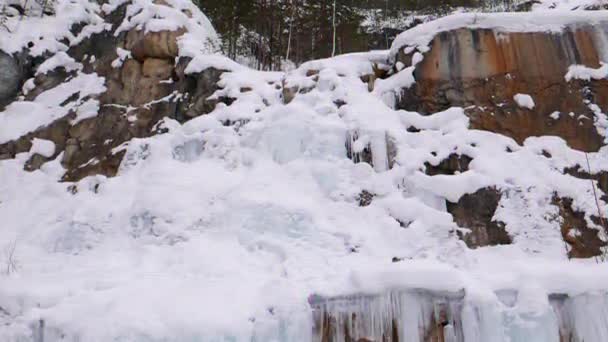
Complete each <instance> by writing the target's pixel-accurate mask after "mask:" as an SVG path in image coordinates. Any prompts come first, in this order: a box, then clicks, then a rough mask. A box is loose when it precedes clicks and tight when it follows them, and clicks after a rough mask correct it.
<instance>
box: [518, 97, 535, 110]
mask: <svg viewBox="0 0 608 342" xmlns="http://www.w3.org/2000/svg"><path fill="white" fill-rule="evenodd" d="M513 100H515V102H516V103H517V105H518V106H520V107H521V108H527V109H530V110H532V109H534V106H535V104H534V99H532V96H530V95H528V94H515V95H514V96H513Z"/></svg>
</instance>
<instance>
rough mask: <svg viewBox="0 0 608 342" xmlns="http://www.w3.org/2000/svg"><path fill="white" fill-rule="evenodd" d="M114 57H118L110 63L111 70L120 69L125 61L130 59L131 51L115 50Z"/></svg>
mask: <svg viewBox="0 0 608 342" xmlns="http://www.w3.org/2000/svg"><path fill="white" fill-rule="evenodd" d="M116 55H118V57H116V59H115V60H113V61H112V68H120V67H121V66H122V64H123V63H124V62H125V60H127V59H129V58H132V56H131V51H129V50H125V49H123V48H116Z"/></svg>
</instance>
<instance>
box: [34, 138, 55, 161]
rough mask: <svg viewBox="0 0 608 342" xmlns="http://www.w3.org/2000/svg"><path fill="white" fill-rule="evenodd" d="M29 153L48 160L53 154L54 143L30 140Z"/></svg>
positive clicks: (43, 140)
mask: <svg viewBox="0 0 608 342" xmlns="http://www.w3.org/2000/svg"><path fill="white" fill-rule="evenodd" d="M30 153H31V154H39V155H41V156H43V157H47V158H50V157H52V156H53V154H55V143H54V142H52V141H50V140H45V139H38V138H34V139H32V148H31V149H30Z"/></svg>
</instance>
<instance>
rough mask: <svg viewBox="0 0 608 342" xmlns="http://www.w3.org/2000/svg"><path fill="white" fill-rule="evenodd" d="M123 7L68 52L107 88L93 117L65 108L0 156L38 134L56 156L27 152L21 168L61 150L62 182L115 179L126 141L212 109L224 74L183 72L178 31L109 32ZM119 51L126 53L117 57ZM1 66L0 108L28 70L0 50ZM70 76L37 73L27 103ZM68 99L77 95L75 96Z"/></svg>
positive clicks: (1, 147) (23, 148) (21, 148)
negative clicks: (66, 111) (27, 158)
mask: <svg viewBox="0 0 608 342" xmlns="http://www.w3.org/2000/svg"><path fill="white" fill-rule="evenodd" d="M126 6H127V5H123V6H121V7H119V8H118V9H116V10H115V11H113V12H112V13H110V14H108V15H107V16H106V17H105V18H104V20H105V21H106V22H107V23H109V24H110V25H111V26H112V29H110V30H107V31H102V32H101V33H96V34H93V35H91V36H90V37H89V38H87V39H84V40H83V41H82V42H81V43H79V44H78V45H74V46H72V47H70V49H69V50H68V51H67V54H68V55H69V56H70V57H72V58H73V59H74V60H75V61H76V62H78V63H81V64H82V66H83V67H82V71H81V72H83V73H96V74H98V75H99V76H102V77H104V79H105V84H104V86H105V87H106V91H105V92H103V93H102V94H100V95H99V96H98V97H97V100H98V101H99V111H98V114H97V115H96V116H94V117H92V118H88V119H84V120H81V121H78V122H77V123H73V122H72V120H73V119H74V117H75V114H74V113H71V114H69V115H67V116H65V117H62V118H60V119H58V120H56V121H54V122H52V123H51V124H50V125H48V126H45V127H40V128H38V129H37V130H35V131H34V132H31V133H29V134H26V135H24V136H22V137H20V138H19V139H17V140H13V141H9V142H6V143H3V144H0V158H2V159H6V158H14V156H15V155H16V154H17V153H21V152H27V151H28V150H29V149H30V147H31V141H32V139H33V138H41V139H47V140H51V141H53V142H54V143H55V146H56V151H55V154H54V155H53V156H51V157H43V158H42V157H41V156H39V155H34V156H32V160H30V161H28V163H26V170H34V169H37V168H39V167H40V166H41V165H42V164H44V162H46V161H48V160H52V159H55V158H56V157H57V156H58V155H59V154H60V153H63V157H62V160H61V164H62V165H63V166H64V167H65V168H66V173H65V175H64V177H63V179H64V180H68V181H75V180H79V179H82V178H84V177H86V176H89V175H94V174H101V175H106V176H113V175H115V174H116V172H117V170H118V166H119V165H120V162H121V161H122V157H123V155H124V151H120V150H117V147H119V146H120V145H121V144H123V143H124V142H126V141H129V140H130V139H132V138H138V137H147V136H151V135H153V134H156V133H158V132H159V130H158V129H157V127H156V125H157V124H158V123H159V122H160V121H161V120H162V119H163V118H165V117H168V118H172V119H175V120H178V121H181V122H184V121H186V120H188V119H190V118H193V117H196V116H199V115H202V114H205V113H209V112H210V111H212V110H213V108H214V107H215V104H216V103H217V102H218V100H214V101H210V100H207V98H208V97H209V96H210V95H212V94H213V93H214V92H215V91H216V90H217V89H218V87H217V85H216V83H217V82H218V81H219V78H220V75H221V74H222V72H223V71H220V70H216V69H213V68H209V69H206V70H203V71H202V72H199V73H194V74H186V73H185V72H184V70H185V68H186V65H187V64H188V62H189V61H190V58H184V57H179V56H178V46H177V39H178V38H179V37H180V36H181V35H183V34H184V32H185V31H184V30H183V29H178V30H174V31H160V32H144V31H143V30H138V29H136V28H134V29H131V30H129V31H125V32H121V33H119V34H114V32H117V31H116V30H117V29H118V28H119V26H120V25H121V23H122V22H123V19H124V18H125V15H126ZM117 49H122V50H123V51H126V53H128V55H127V56H126V57H120V58H119V56H118V53H117ZM176 58H177V59H179V61H178V62H177V63H176ZM119 59H120V61H119ZM118 62H119V63H118ZM0 69H1V70H3V71H6V72H2V73H0V74H1V76H0V77H1V78H0V108H2V106H3V105H5V104H7V103H10V102H12V101H14V100H15V98H16V95H18V94H19V89H21V86H22V84H23V82H24V81H25V79H26V75H25V74H24V72H21V70H22V69H21V68H20V65H19V64H18V60H17V58H15V57H13V56H8V55H6V54H3V53H0ZM79 72H80V71H79ZM75 75H76V71H67V70H65V68H63V67H59V68H57V69H54V70H51V71H48V72H46V73H40V74H37V75H36V77H35V78H34V85H35V87H34V88H33V89H32V90H30V91H29V92H28V93H27V95H26V96H25V100H33V99H35V98H36V96H38V95H39V94H40V93H42V92H44V91H46V90H49V89H52V88H54V87H56V86H58V85H60V84H61V83H63V82H65V81H67V80H69V78H70V77H73V76H75ZM74 98H75V99H77V98H78V94H77V93H75V94H74ZM71 99H72V98H70V99H68V100H67V101H66V102H70V100H71ZM62 105H63V104H62Z"/></svg>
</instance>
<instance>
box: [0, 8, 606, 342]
mask: <svg viewBox="0 0 608 342" xmlns="http://www.w3.org/2000/svg"><path fill="white" fill-rule="evenodd" d="M120 3H122V2H121V1H111V2H110V3H109V4H106V5H104V6H101V7H100V6H98V5H96V4H95V3H89V2H86V1H76V2H67V1H66V2H63V1H60V2H59V5H58V6H59V7H58V11H57V13H58V15H57V16H56V17H51V18H50V19H48V18H47V19H44V18H32V19H31V20H32V24H36V25H41V26H40V27H48V28H49V30H47V31H44V32H46V33H44V32H33V31H34V30H24V29H17V30H16V31H13V32H14V33H13V34H12V35H11V37H10V39H9V40H7V41H5V40H2V43H0V49H2V50H4V51H6V52H14V51H17V50H18V49H20V48H21V47H23V44H22V43H23V42H24V41H27V40H28V39H30V38H31V37H30V36H31V35H32V34H42V33H44V34H45V35H44V39H42V40H41V43H40V45H36V47H35V48H33V49H32V50H31V53H34V54H39V53H40V54H41V53H42V52H50V53H56V54H55V55H54V56H55V57H52V58H50V59H48V60H47V62H45V63H44V64H42V66H41V68H42V69H39V71H40V72H46V71H48V70H50V69H53V68H55V67H58V66H63V67H67V68H72V69H73V70H76V71H77V72H78V76H77V77H74V78H72V79H71V80H70V81H69V82H67V83H63V84H61V85H59V86H57V87H55V88H53V89H51V90H49V91H47V92H44V93H41V94H40V95H38V96H37V97H36V98H35V99H34V100H33V101H15V102H13V103H12V104H10V105H9V106H8V107H7V108H6V109H5V110H4V111H3V112H0V143H2V142H6V141H9V140H12V139H15V138H17V137H19V136H21V135H23V134H26V133H28V132H31V131H33V130H35V129H37V128H38V127H40V126H43V125H46V124H48V123H50V122H51V121H53V120H55V119H56V118H58V117H62V116H64V115H66V113H67V111H68V109H69V108H65V107H63V106H61V103H62V102H63V101H64V100H65V98H66V97H67V96H70V95H71V94H72V90H73V89H72V88H77V89H79V90H80V95H79V96H80V97H79V99H78V105H79V106H80V107H79V109H82V110H83V111H82V112H80V111H79V112H78V116H77V117H76V118H75V119H74V120H75V121H78V120H85V119H86V118H89V117H91V116H93V115H96V112H97V110H98V108H97V106H96V104H95V103H90V105H87V106H85V105H84V103H85V102H86V101H87V100H86V99H85V97H86V96H87V95H90V94H96V93H100V92H103V91H104V82H105V80H104V79H103V78H102V77H99V76H98V75H96V74H95V73H87V74H85V73H81V72H80V68H79V66H78V65H77V64H75V63H74V61H73V60H71V59H70V57H69V56H66V55H64V53H63V51H65V50H66V46H64V43H65V40H64V39H63V38H66V32H68V29H66V27H67V28H69V27H70V26H71V24H72V23H73V22H75V21H77V20H83V18H85V19H86V21H87V22H90V23H92V25H93V26H90V27H89V30H93V29H94V28H95V27H97V28H98V29H100V30H102V29H103V27H104V22H103V20H102V19H101V18H100V17H99V16H97V15H96V14H95V13H99V11H102V10H103V11H105V12H111V11H112V10H113V9H115V8H116V7H117V6H119V4H120ZM166 3H167V4H169V5H170V6H165V5H159V4H152V2H151V1H147V0H136V1H132V3H131V5H130V6H133V7H130V9H129V10H128V11H129V13H130V14H132V16H130V17H129V19H127V20H125V21H124V22H123V25H124V29H128V28H129V27H135V26H138V25H142V27H143V28H145V29H146V30H152V31H154V30H163V29H175V28H181V27H185V28H186V30H187V32H188V33H187V34H186V35H184V37H183V38H182V39H180V45H179V49H180V56H188V57H192V58H193V59H192V61H191V62H190V64H189V65H188V67H187V69H186V72H187V73H193V74H194V73H197V72H200V71H202V70H204V69H206V68H208V67H215V68H218V69H221V70H226V72H224V73H223V74H222V75H221V79H220V83H219V84H220V86H221V89H219V90H218V91H217V92H216V93H215V94H214V95H213V96H214V97H216V98H219V97H222V96H229V97H231V98H234V102H232V103H231V104H230V105H229V106H228V105H224V104H218V105H217V107H216V108H215V110H214V111H213V112H211V113H210V114H208V115H204V116H199V117H196V118H193V119H191V120H190V121H187V122H185V123H183V124H180V123H179V122H177V121H175V120H172V119H168V118H167V119H165V120H164V121H163V122H162V124H161V125H160V127H159V129H162V130H163V132H164V134H159V135H155V136H152V137H149V138H141V139H133V140H131V141H130V142H129V143H127V144H125V145H124V146H121V147H120V148H119V149H117V152H119V151H125V157H124V159H123V161H122V163H121V165H120V169H119V172H118V175H117V176H116V177H111V178H108V177H104V176H90V177H86V178H84V179H83V180H81V181H79V182H75V183H64V182H58V180H59V178H60V177H61V175H62V173H63V169H62V167H61V165H60V157H57V159H56V160H54V161H51V162H48V163H46V164H44V165H43V166H42V167H41V169H40V170H36V171H34V172H24V171H23V167H24V163H25V162H26V160H27V159H28V158H29V157H30V156H31V154H33V153H39V154H43V155H48V154H49V153H51V150H52V151H54V148H55V147H54V146H52V145H51V144H52V143H51V144H49V142H48V141H41V140H38V141H36V142H35V143H34V147H33V148H32V150H31V151H30V152H28V153H21V154H18V155H17V157H16V158H14V159H9V160H1V161H0V179H1V180H2V181H1V182H0V217H1V218H2V226H1V228H0V229H1V234H0V248H3V251H2V252H3V253H4V255H2V256H1V257H2V258H4V259H0V261H1V262H2V263H0V266H2V267H3V268H2V269H0V270H1V271H3V274H2V275H1V276H0V340H2V341H169V340H176V341H248V342H249V341H285V342H287V341H311V340H312V341H323V342H325V341H344V340H348V339H347V338H346V337H347V336H348V338H350V340H351V341H361V340H358V339H359V338H361V339H363V338H365V339H367V340H373V341H381V340H383V338H384V339H388V340H391V339H393V337H394V336H399V340H400V341H401V340H402V339H401V338H402V337H406V339H405V340H406V341H427V340H428V339H429V338H430V337H429V336H430V335H429V334H431V335H432V336H435V337H436V338H439V337H438V336H441V338H442V340H441V341H445V342H447V341H450V342H459V341H463V342H494V341H496V342H506V341H510V342H516V341H518V342H524V341H535V342H536V341H538V342H545V341H547V342H549V341H558V340H559V339H560V336H561V337H562V338H565V336H568V338H570V340H569V341H575V342H590V341H597V342H601V341H608V295H607V294H606V292H605V291H606V289H608V269H607V268H606V264H605V263H596V261H594V260H579V261H575V260H572V261H569V260H568V259H567V250H565V248H564V242H563V240H562V237H561V235H560V232H559V229H560V228H559V222H558V221H557V220H556V219H555V216H556V213H555V211H556V210H557V209H556V207H555V206H552V205H550V202H551V199H552V198H553V196H554V194H556V193H557V194H559V195H561V196H567V197H569V198H572V201H573V202H572V203H573V207H574V208H578V209H581V211H584V212H586V213H588V212H593V211H594V210H595V208H596V202H595V200H594V196H593V193H592V188H591V186H590V181H589V180H586V179H578V178H573V177H568V176H567V175H564V174H563V172H561V170H563V169H564V168H566V167H573V166H575V165H586V164H585V163H586V160H587V159H586V156H585V154H584V153H582V152H580V151H576V150H573V149H570V148H569V147H568V146H567V145H566V144H565V142H564V140H562V139H560V138H557V137H535V138H529V139H528V140H526V141H525V143H524V144H523V145H519V144H517V143H516V142H515V141H514V140H513V139H510V138H508V137H505V136H501V135H498V134H495V133H492V132H488V131H479V130H473V129H469V119H468V117H467V116H466V115H465V114H464V111H463V109H461V108H452V109H449V110H447V111H443V112H439V113H435V114H433V115H428V116H425V115H421V114H419V113H415V112H407V111H403V110H395V109H394V106H393V104H394V97H391V96H395V94H392V92H393V91H394V90H395V89H396V88H398V87H407V86H409V85H411V84H412V82H415V79H414V78H413V69H408V68H411V66H406V68H404V69H403V70H401V71H400V72H399V73H398V74H397V75H395V76H393V77H391V78H388V79H386V80H376V81H375V83H374V80H371V81H370V80H369V79H368V80H367V83H366V82H365V81H364V80H363V79H362V76H366V75H370V74H373V73H374V67H380V68H388V66H387V64H388V63H389V61H390V57H391V56H392V55H394V53H396V50H393V51H381V52H370V53H358V54H350V55H344V56H338V57H336V58H331V59H325V60H318V61H311V62H309V63H305V64H304V65H302V66H301V67H300V68H298V69H296V70H293V71H291V72H289V73H278V72H277V73H270V72H259V71H254V70H249V69H247V68H245V67H242V66H239V65H237V64H236V63H234V62H232V61H230V60H228V59H226V58H225V57H222V56H219V55H214V54H211V53H212V52H213V51H214V46H213V45H214V44H215V43H214V42H215V39H216V38H215V32H214V31H212V29H211V28H210V24H209V23H208V20H207V19H206V18H205V17H204V15H203V14H202V13H200V11H199V10H198V9H197V8H196V7H194V6H193V5H192V4H191V3H190V2H189V1H187V0H167V1H166ZM78 6H81V7H80V9H79V10H77V11H76V10H75V9H74V8H76V7H78ZM165 7H166V8H165ZM167 8H173V9H178V11H170V10H169V9H167ZM182 10H188V11H191V13H192V17H189V16H187V15H183V11H182ZM180 13H181V14H180ZM587 15H588V17H585V18H586V20H588V21H590V22H593V21H594V20H595V21H599V20H604V19H606V15H605V13H594V14H587V13H584V14H580V13H578V12H577V13H576V14H571V15H570V16H568V15H565V14H560V15H556V16H555V17H547V18H544V17H543V18H538V17H537V18H536V19H538V23H537V25H535V26H533V27H530V26H528V24H530V23H531V22H532V21H533V20H532V16H530V17H528V15H525V17H524V19H525V20H524V24H521V22H518V21H517V20H515V19H516V17H515V15H511V14H496V15H492V16H489V17H483V16H482V17H479V18H476V19H475V20H476V22H475V24H474V25H477V26H479V27H483V26H484V25H485V24H486V23H489V22H491V20H490V19H492V18H503V19H504V23H505V24H508V25H506V26H505V27H506V28H507V29H510V30H516V29H524V30H525V29H538V26H539V25H547V26H546V27H547V28H548V29H551V30H557V29H559V27H560V23H563V22H564V21H568V20H581V16H587ZM517 18H518V19H521V18H522V17H517ZM44 20H47V21H48V22H44ZM62 20H63V21H62ZM70 20H72V21H70ZM471 20H473V17H472V16H469V15H457V16H455V17H450V18H448V19H444V20H443V21H441V20H440V21H439V22H438V23H437V22H436V23H430V24H429V25H430V26H425V27H426V30H428V32H423V30H424V27H423V26H421V27H417V28H415V29H414V31H412V32H409V33H408V32H406V33H405V34H404V36H402V37H400V38H399V39H398V42H397V43H396V44H397V47H399V45H398V44H400V43H403V42H404V41H407V39H413V40H412V41H411V42H412V44H410V45H411V46H414V45H415V46H416V47H417V48H418V49H419V50H423V48H421V46H423V45H424V44H428V41H429V40H428V39H429V37H431V36H432V34H433V33H436V32H437V31H438V30H441V29H447V28H454V27H465V26H467V25H473V24H472V23H471V22H470V21H471ZM443 25H446V26H443ZM518 25H519V26H518ZM86 32H89V31H86V30H85V31H83V33H82V34H81V35H85V34H86ZM420 32H423V33H424V34H423V35H417V34H418V33H420ZM24 36H27V37H25V38H23V37H24ZM35 38H38V37H35ZM67 38H68V42H71V41H77V40H79V39H86V37H81V36H78V37H70V36H69V35H67ZM408 42H410V41H408ZM414 43H415V44H414ZM119 55H120V59H119V60H118V61H117V62H116V67H119V66H120V65H121V63H122V60H123V59H127V58H129V56H128V54H126V53H122V52H121V53H120V54H119ZM419 58H422V55H420V56H418V57H417V58H416V60H418V61H419ZM579 71H581V69H579V68H573V69H572V72H573V75H574V76H572V77H585V76H584V75H583V76H581V72H582V71H581V72H579ZM575 74H576V75H575ZM585 75H586V74H585ZM591 75H592V76H591V77H595V76H593V75H595V71H594V72H593V73H592V74H591ZM369 82H372V86H375V88H374V89H373V90H372V91H370V84H369ZM276 84H281V87H278V88H277V87H276V86H275V85H276ZM68 88H69V89H68ZM244 88H248V89H250V91H246V92H244V91H242V89H244ZM286 89H292V90H293V91H294V93H295V95H294V96H293V98H292V99H291V101H290V102H289V103H286V102H287V101H286V99H285V92H284V90H286ZM294 89H295V90H294ZM391 94H392V95H391ZM600 112H601V109H600ZM601 124H603V123H602V122H598V125H601ZM410 127H415V128H416V129H417V131H410V130H408V129H409V128H410ZM545 152H547V153H550V154H551V156H552V158H551V159H548V158H546V157H545V156H544V153H545ZM606 152H607V150H606V147H603V148H602V149H601V150H600V151H598V152H595V153H589V154H588V158H589V162H590V166H591V168H593V169H594V170H597V171H599V170H608V159H607V158H606ZM452 154H457V155H460V154H466V155H469V156H471V157H473V158H474V159H473V161H472V162H471V163H470V165H469V169H468V170H467V171H465V172H462V173H458V174H454V175H436V176H429V175H427V174H426V173H425V172H424V169H425V167H427V166H429V165H431V166H433V165H437V164H439V163H440V162H441V161H442V160H444V159H446V158H448V157H449V156H450V155H452ZM51 155H52V153H51ZM91 162H92V163H94V162H95V161H94V160H92V161H91ZM487 187H494V188H498V189H501V190H503V191H504V192H505V193H506V194H507V197H505V198H504V199H503V201H501V203H500V206H499V209H498V210H497V212H496V217H495V218H496V219H497V220H500V221H502V222H504V223H505V224H506V230H507V231H508V232H509V234H510V235H511V236H513V243H512V244H510V245H503V246H493V247H483V248H478V249H470V248H468V247H467V246H466V245H465V243H464V242H463V241H462V240H461V239H460V238H459V236H458V233H459V232H462V231H463V228H460V227H458V226H457V225H456V224H455V222H454V221H453V219H452V217H451V215H450V214H449V213H448V212H447V211H446V200H447V201H451V202H454V201H458V199H459V198H461V197H462V196H463V195H466V194H471V193H474V192H475V191H477V190H479V189H482V188H487ZM364 193H367V194H369V196H371V197H372V200H371V201H369V198H367V199H366V201H369V203H365V205H362V199H361V198H362V196H363V195H362V194H364ZM599 203H600V205H601V209H602V210H604V212H605V211H606V210H605V209H606V208H607V204H606V203H605V202H604V201H603V200H600V202H599ZM584 219H585V220H586V221H587V222H588V224H589V225H590V226H592V227H597V225H595V223H594V222H593V220H592V218H591V217H590V216H589V215H587V216H585V217H584ZM4 246H7V247H6V248H4ZM11 246H15V248H14V249H13V253H8V252H7V251H9V252H10V251H11V248H10V247H11ZM7 265H14V266H15V267H12V266H7ZM4 266H7V268H6V272H4ZM433 334H435V335H433ZM325 338H327V339H325Z"/></svg>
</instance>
